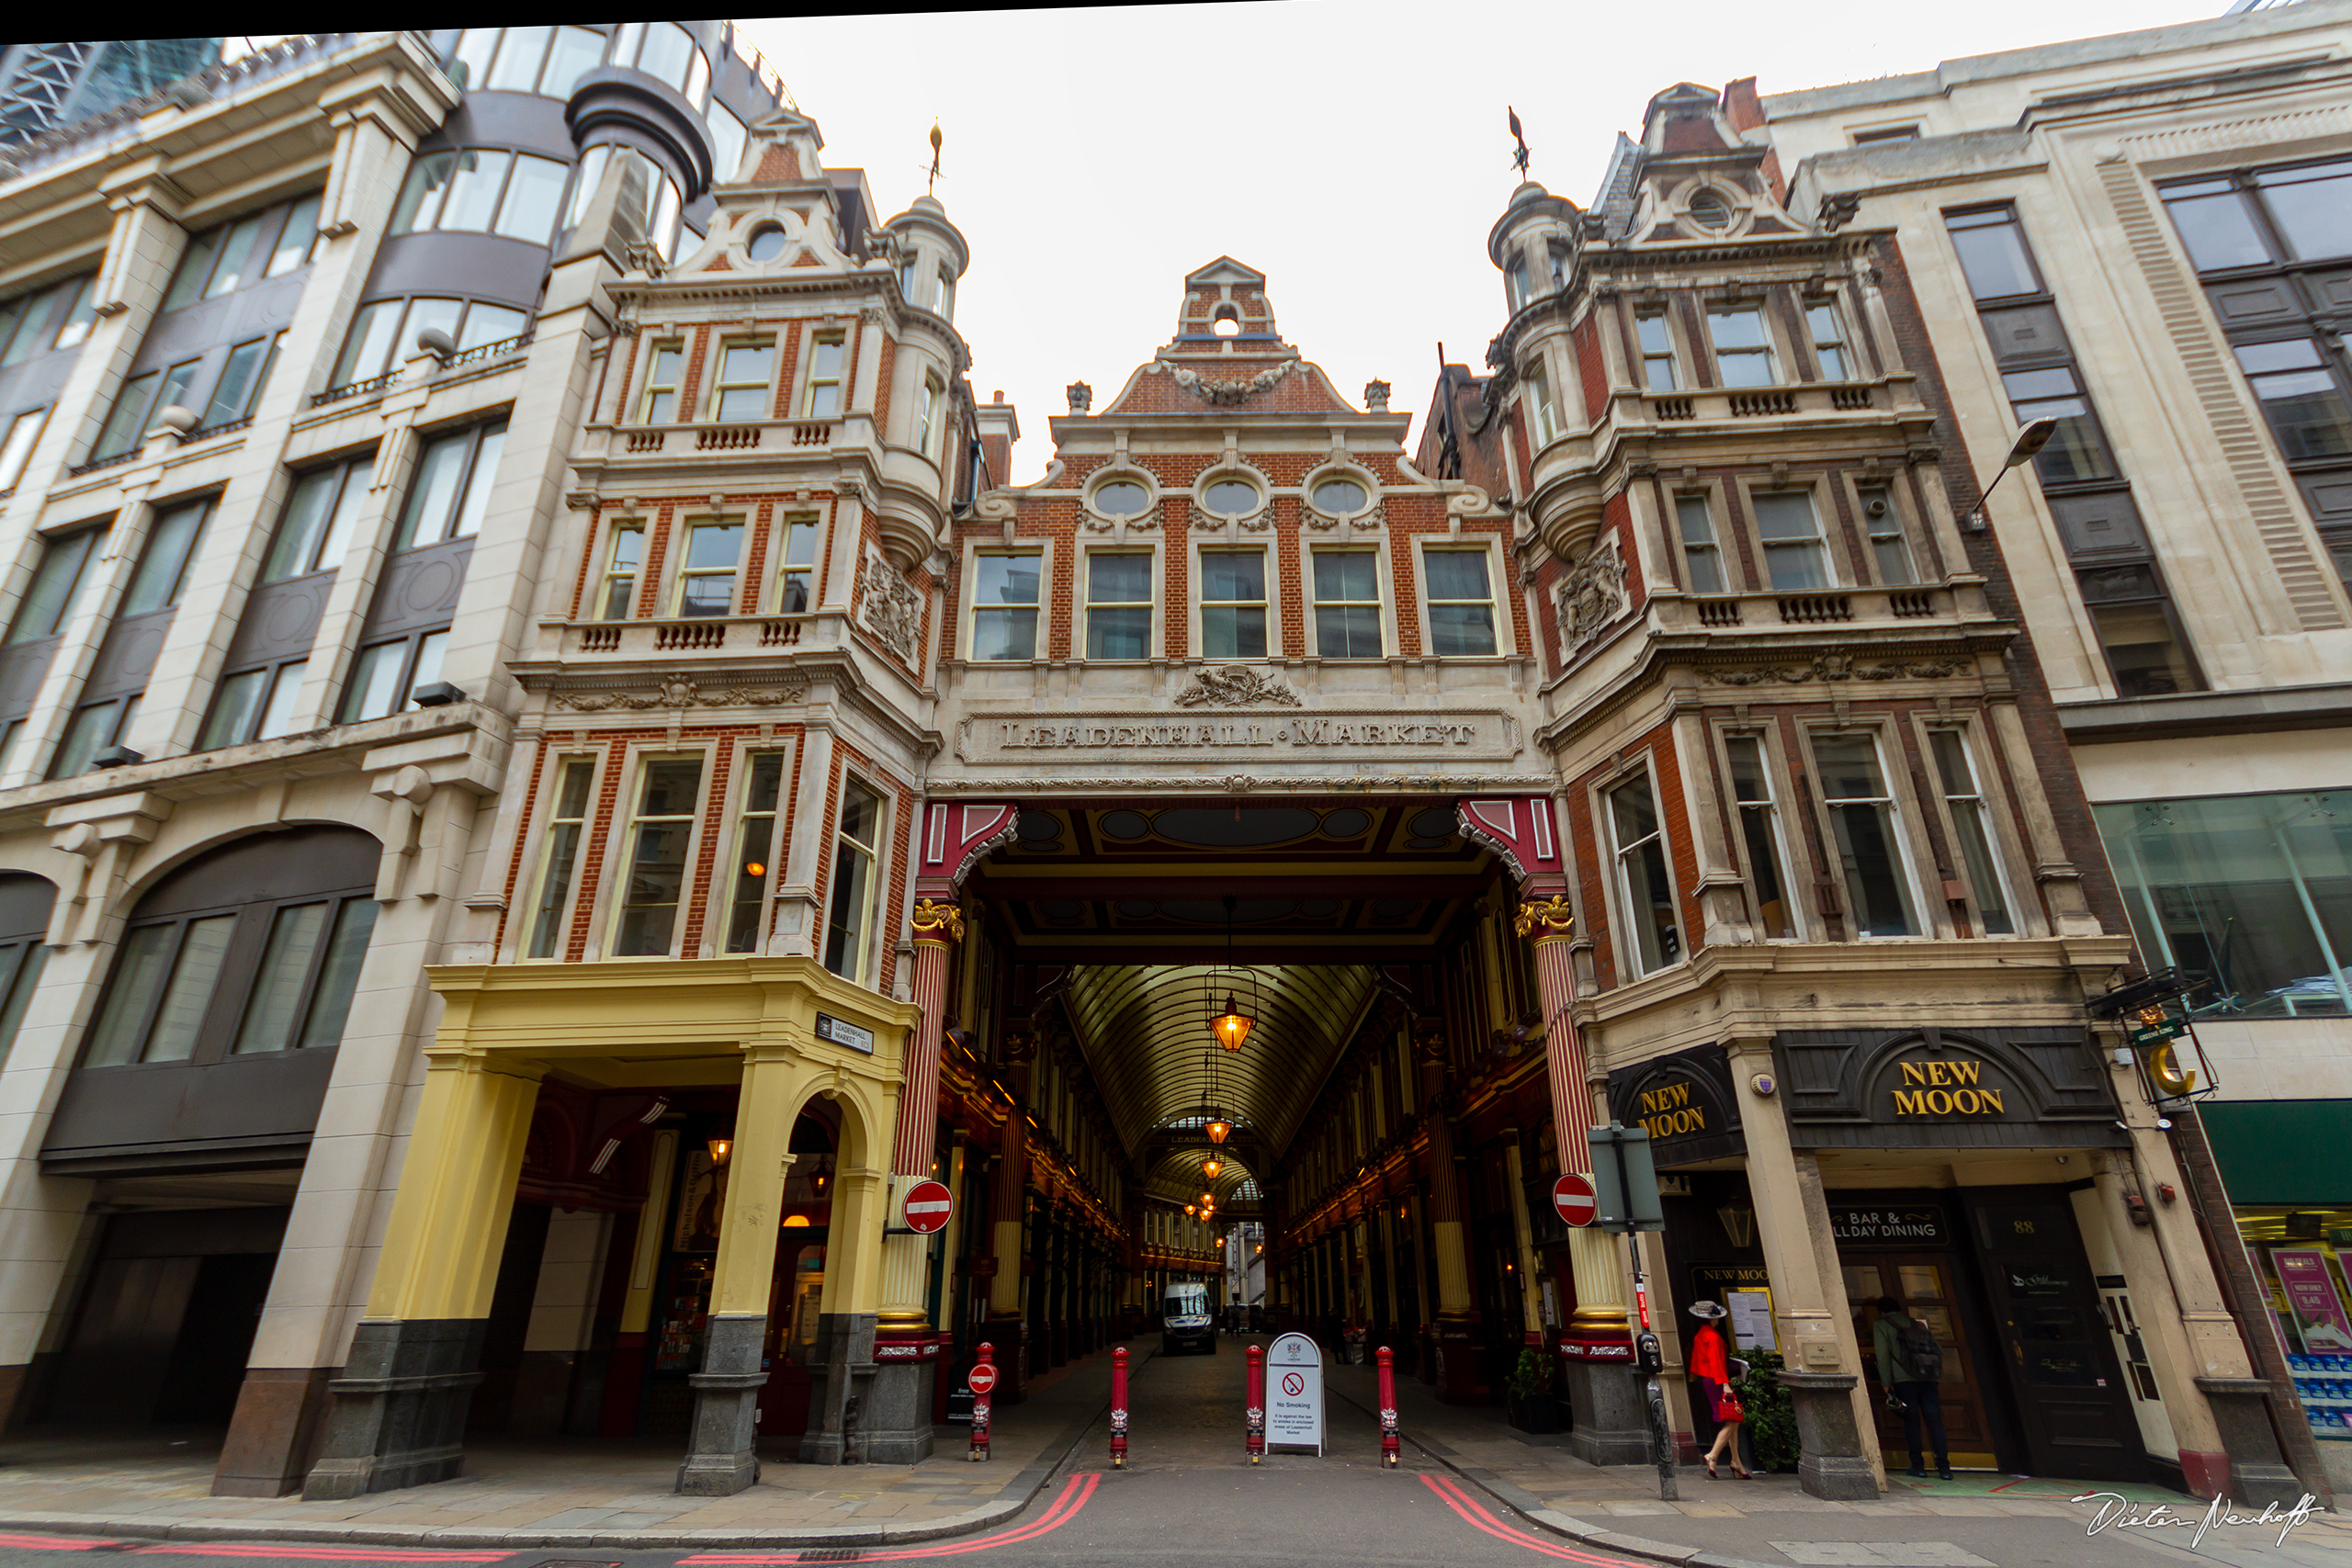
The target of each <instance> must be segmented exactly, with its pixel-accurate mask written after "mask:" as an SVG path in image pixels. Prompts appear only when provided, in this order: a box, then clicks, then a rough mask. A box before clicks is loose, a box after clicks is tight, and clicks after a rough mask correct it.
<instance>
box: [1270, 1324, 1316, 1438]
mask: <svg viewBox="0 0 2352 1568" xmlns="http://www.w3.org/2000/svg"><path fill="white" fill-rule="evenodd" d="M1266 1447H1267V1449H1268V1450H1274V1449H1313V1450H1315V1451H1316V1453H1317V1455H1318V1456H1319V1455H1320V1454H1321V1453H1322V1452H1323V1352H1322V1351H1321V1350H1320V1349H1318V1348H1317V1347H1316V1344H1315V1341H1314V1340H1312V1339H1310V1338H1308V1337H1306V1335H1304V1334H1285V1335H1283V1337H1281V1338H1279V1339H1277V1340H1275V1341H1274V1348H1272V1350H1269V1351H1268V1352H1266Z"/></svg>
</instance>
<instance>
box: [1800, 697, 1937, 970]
mask: <svg viewBox="0 0 2352 1568" xmlns="http://www.w3.org/2000/svg"><path fill="white" fill-rule="evenodd" d="M1824 735H1830V736H1834V737H1836V738H1838V739H1845V738H1847V737H1849V736H1853V735H1860V736H1866V737H1868V738H1869V740H1870V743H1871V746H1872V748H1874V754H1875V757H1876V760H1877V762H1878V773H1879V786H1880V787H1881V788H1882V789H1883V790H1885V791H1886V793H1885V794H1884V795H1877V796H1871V797H1864V796H1860V795H1837V796H1834V797H1833V796H1832V795H1830V793H1829V783H1828V780H1827V779H1826V778H1825V777H1824V776H1823V772H1822V766H1821V757H1820V754H1819V753H1818V751H1817V750H1815V745H1816V743H1817V742H1818V741H1819V739H1821V737H1823V736H1824ZM1890 745H1893V746H1894V750H1895V753H1896V755H1897V757H1898V758H1900V757H1901V754H1902V746H1901V743H1900V740H1899V739H1898V738H1897V737H1896V736H1895V735H1894V734H1893V733H1892V732H1891V731H1889V730H1888V729H1886V728H1883V727H1882V726H1880V725H1875V724H1867V725H1853V726H1848V727H1845V728H1839V727H1838V726H1837V725H1835V724H1807V725H1805V726H1804V751H1805V765H1806V767H1807V768H1808V769H1810V770H1811V772H1812V775H1813V781H1814V797H1815V799H1814V809H1815V811H1816V812H1818V813H1819V814H1820V826H1821V846H1822V852H1823V853H1824V854H1825V855H1826V856H1827V857H1828V858H1829V862H1830V863H1829V865H1828V867H1827V868H1826V869H1827V872H1828V874H1829V876H1830V877H1831V878H1832V879H1833V880H1834V881H1835V882H1836V883H1837V884H1838V906H1839V908H1841V910H1842V911H1843V914H1842V917H1841V918H1842V919H1843V920H1844V922H1845V927H1846V934H1847V939H1848V940H1849V941H1851V942H1919V941H1923V940H1927V939H1930V938H1934V937H1936V936H1939V935H1941V934H1943V933H1942V931H1940V930H1939V927H1940V925H1941V924H1942V923H1943V922H1941V921H1940V920H1939V916H1938V912H1937V909H1936V908H1935V906H1933V905H1930V904H1929V903H1928V901H1927V899H1926V898H1925V897H1924V894H1925V888H1924V887H1923V886H1922V884H1921V883H1920V880H1919V852H1918V849H1917V846H1915V845H1914V844H1913V843H1912V841H1911V835H1912V832H1913V829H1912V826H1911V820H1912V819H1911V817H1910V816H1909V814H1907V813H1906V812H1905V810H1904V808H1903V782H1904V779H1905V776H1907V772H1908V771H1907V769H1900V768H1898V769H1889V768H1888V766H1887V749H1888V747H1889V746H1890ZM1866 798H1867V799H1869V800H1875V801H1883V802H1884V804H1885V807H1886V810H1887V815H1888V818H1889V822H1890V826H1889V833H1888V836H1889V837H1890V838H1891V839H1893V840H1894V853H1895V860H1896V866H1895V874H1897V875H1899V876H1900V877H1902V879H1903V886H1902V887H1901V888H1899V889H1898V890H1897V891H1898V894H1903V893H1907V894H1908V896H1909V906H1910V914H1911V919H1912V923H1913V924H1914V925H1916V926H1917V928H1918V929H1917V931H1913V932H1911V933H1910V934H1909V935H1907V936H1872V935H1870V934H1868V933H1867V932H1865V931H1863V930H1862V929H1861V920H1860V913H1859V911H1857V910H1856V909H1855V908H1854V894H1853V886H1852V884H1851V883H1850V882H1849V880H1848V879H1847V876H1846V860H1845V853H1844V852H1843V851H1842V850H1840V849H1839V848H1838V818H1837V814H1836V812H1837V807H1838V805H1839V804H1841V803H1847V802H1853V803H1858V804H1859V803H1862V802H1864V801H1865V799H1866Z"/></svg>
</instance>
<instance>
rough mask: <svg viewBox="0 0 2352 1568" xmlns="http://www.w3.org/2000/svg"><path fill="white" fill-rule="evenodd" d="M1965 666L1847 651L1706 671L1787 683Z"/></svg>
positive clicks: (1938, 675)
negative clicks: (1871, 660) (1868, 660)
mask: <svg viewBox="0 0 2352 1568" xmlns="http://www.w3.org/2000/svg"><path fill="white" fill-rule="evenodd" d="M1965 668H1966V665H1965V663H1964V662H1963V661H1962V660H1957V659H1890V660H1887V661H1886V662H1884V663H1883V664H1864V663H1861V662H1860V661H1859V660H1856V659H1855V658H1854V657H1853V656H1852V655H1851V654H1845V653H1824V654H1821V655H1818V656H1817V657H1815V660H1813V662H1812V663H1810V664H1751V665H1746V666H1743V667H1741V668H1738V669H1735V670H1710V671H1707V672H1706V673H1707V679H1708V680H1710V681H1719V682H1723V683H1724V685H1726V686H1760V685H1763V684H1764V683H1765V682H1768V681H1780V682H1786V683H1788V684H1791V685H1796V684H1800V683H1802V682H1806V681H1939V680H1941V679H1943V677H1945V676H1947V675H1955V674H1958V673H1959V672H1960V671H1962V670H1963V669H1965Z"/></svg>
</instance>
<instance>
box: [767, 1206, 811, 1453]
mask: <svg viewBox="0 0 2352 1568" xmlns="http://www.w3.org/2000/svg"><path fill="white" fill-rule="evenodd" d="M824 1234H825V1233H824V1232H822V1231H814V1232H812V1231H808V1230H797V1229H796V1230H788V1231H786V1232H785V1233H784V1235H783V1239H782V1242H781V1243H780V1245H778V1247H776V1249H775V1282H774V1284H773V1285H772V1286H771V1287H770V1289H769V1292H768V1327H767V1342H766V1344H765V1345H764V1346H763V1352H764V1358H763V1359H764V1362H765V1365H766V1367H767V1373H768V1381H767V1382H765V1383H764V1384H763V1385H762V1386H761V1389H760V1394H759V1399H758V1401H757V1404H758V1407H759V1415H760V1419H759V1434H760V1436H761V1437H763V1438H797V1437H798V1436H800V1434H802V1433H803V1432H806V1431H807V1430H808V1429H809V1357H810V1355H811V1354H812V1353H813V1352H814V1351H815V1349H816V1346H817V1303H818V1300H819V1298H820V1296H821V1295H822V1294H823V1293H824V1289H825V1245H824V1242H823V1241H822V1240H821V1239H820V1240H817V1241H814V1242H805V1243H804V1242H802V1241H800V1239H799V1238H800V1237H803V1236H807V1235H816V1236H818V1237H820V1238H821V1237H822V1236H823V1235H824Z"/></svg>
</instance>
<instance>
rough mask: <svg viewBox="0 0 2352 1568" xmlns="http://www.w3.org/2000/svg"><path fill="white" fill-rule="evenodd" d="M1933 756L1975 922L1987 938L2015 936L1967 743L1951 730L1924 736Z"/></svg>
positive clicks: (2003, 879)
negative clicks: (1966, 881) (1971, 898)
mask: <svg viewBox="0 0 2352 1568" xmlns="http://www.w3.org/2000/svg"><path fill="white" fill-rule="evenodd" d="M1928 749H1929V750H1932V751H1933V752H1934V753H1935V759H1936V778H1937V781H1938V783H1939V784H1941V785H1942V788H1943V795H1944V814H1945V816H1946V817H1947V818H1950V820H1951V830H1952V837H1953V839H1954V840H1956V841H1957V842H1958V843H1959V845H1960V859H1961V863H1962V866H1963V867H1964V868H1965V869H1966V871H1967V873H1968V890H1969V892H1970V894H1971V895H1973V897H1974V898H1975V900H1976V919H1977V923H1978V924H1979V925H1981V926H1983V927H1984V929H1985V935H1986V936H2014V935H2016V934H2017V929H2018V928H2017V921H2016V919H2014V918H2013V917H2012V916H2011V915H2010V913H2009V908H2010V900H2009V893H2008V880H2007V877H2005V876H2004V875H2003V874H2001V856H2000V852H1999V851H1998V850H1997V849H1996V848H1995V834H1994V831H1993V824H1992V820H1991V818H1990V816H1989V815H1988V813H1987V810H1986V807H1985V786H1984V783H1983V781H1982V780H1980V779H1979V778H1978V776H1977V773H1976V764H1975V760H1974V759H1973V757H1971V756H1970V755H1969V745H1968V741H1967V739H1965V738H1964V737H1963V736H1962V734H1961V732H1960V731H1959V730H1956V729H1932V730H1929V731H1928Z"/></svg>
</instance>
